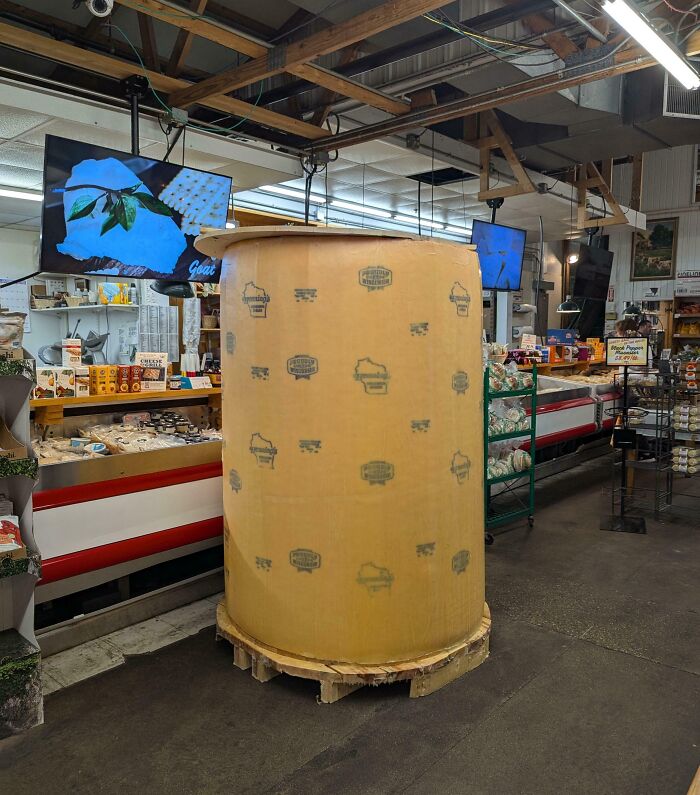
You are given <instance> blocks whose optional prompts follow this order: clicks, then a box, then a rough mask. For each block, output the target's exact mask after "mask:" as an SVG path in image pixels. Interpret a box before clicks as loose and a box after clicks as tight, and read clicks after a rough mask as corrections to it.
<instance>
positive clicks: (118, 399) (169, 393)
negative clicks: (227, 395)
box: [29, 386, 221, 409]
mask: <svg viewBox="0 0 700 795" xmlns="http://www.w3.org/2000/svg"><path fill="white" fill-rule="evenodd" d="M220 394H221V387H216V386H213V387H212V388H211V389H168V390H166V391H165V392H124V393H118V394H116V395H90V396H89V397H77V398H76V397H68V398H47V399H45V400H31V401H30V402H29V407H30V408H32V409H37V408H42V407H43V406H62V407H64V408H74V407H79V406H99V405H104V404H109V403H144V402H146V401H151V400H187V399H189V398H193V397H212V396H214V395H220Z"/></svg>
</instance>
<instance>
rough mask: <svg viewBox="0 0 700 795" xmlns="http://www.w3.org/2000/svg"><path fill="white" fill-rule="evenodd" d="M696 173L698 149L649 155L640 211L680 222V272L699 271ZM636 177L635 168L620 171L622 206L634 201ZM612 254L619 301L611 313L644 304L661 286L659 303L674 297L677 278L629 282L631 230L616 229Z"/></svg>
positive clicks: (615, 189) (617, 180)
mask: <svg viewBox="0 0 700 795" xmlns="http://www.w3.org/2000/svg"><path fill="white" fill-rule="evenodd" d="M695 170H696V147H695V146H679V147H676V148H674V149H662V150H659V151H656V152H649V153H647V154H646V155H645V156H644V177H643V181H642V207H641V209H642V211H643V212H645V213H646V214H647V218H648V220H654V219H655V218H675V217H677V218H678V231H677V235H678V237H677V243H676V272H678V271H680V270H682V269H684V268H693V267H695V268H699V267H700V204H695V203H694V202H693V198H694V192H695ZM631 175H632V166H631V165H624V166H619V167H616V169H615V178H614V184H613V192H614V194H615V197H616V198H617V199H618V200H619V201H620V202H621V203H622V204H627V203H628V202H629V193H630V184H631ZM610 250H611V251H613V252H614V253H615V259H614V260H613V271H612V275H611V277H610V283H611V284H614V285H615V302H614V304H608V311H616V312H617V313H618V315H619V313H620V312H621V311H622V309H623V306H624V302H625V301H632V300H634V301H641V300H644V299H645V298H646V297H647V291H648V290H649V288H651V287H658V300H662V301H663V300H671V299H672V298H673V294H674V286H675V280H673V279H661V280H659V281H641V282H640V281H636V282H633V281H632V280H631V279H630V273H631V267H632V231H631V230H629V229H618V228H613V229H611V230H610ZM647 300H650V299H647Z"/></svg>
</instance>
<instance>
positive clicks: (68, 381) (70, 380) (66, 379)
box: [56, 367, 75, 398]
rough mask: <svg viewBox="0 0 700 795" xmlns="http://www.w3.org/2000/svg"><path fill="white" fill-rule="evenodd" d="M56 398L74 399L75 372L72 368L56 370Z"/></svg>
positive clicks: (58, 368)
mask: <svg viewBox="0 0 700 795" xmlns="http://www.w3.org/2000/svg"><path fill="white" fill-rule="evenodd" d="M56 397H59V398H70V397H75V370H74V369H73V368H72V367H57V368H56Z"/></svg>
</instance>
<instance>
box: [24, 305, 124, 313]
mask: <svg viewBox="0 0 700 795" xmlns="http://www.w3.org/2000/svg"><path fill="white" fill-rule="evenodd" d="M138 308H139V304H84V305H82V306H50V307H47V308H46V309H34V307H32V310H31V311H32V312H54V313H55V312H87V311H90V310H96V309H121V310H129V311H131V312H134V311H136V310H137V309H138Z"/></svg>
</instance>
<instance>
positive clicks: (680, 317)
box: [673, 312, 700, 320]
mask: <svg viewBox="0 0 700 795" xmlns="http://www.w3.org/2000/svg"><path fill="white" fill-rule="evenodd" d="M673 317H674V318H676V320H683V318H686V317H687V318H688V319H690V318H699V317H700V313H698V314H694V315H690V314H685V313H684V312H676V314H675V315H674V316H673Z"/></svg>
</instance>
